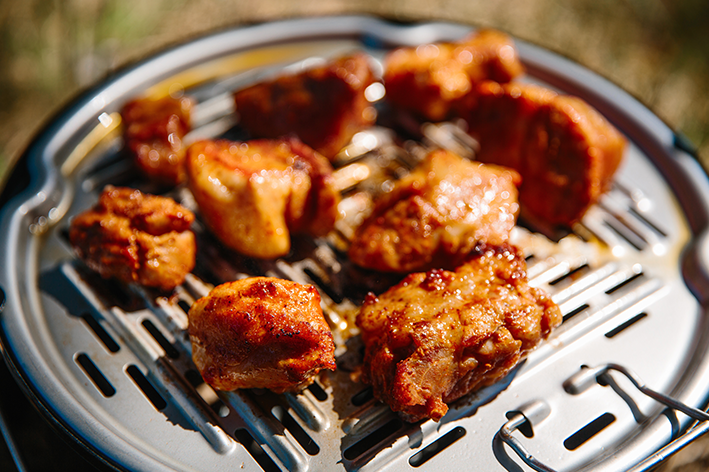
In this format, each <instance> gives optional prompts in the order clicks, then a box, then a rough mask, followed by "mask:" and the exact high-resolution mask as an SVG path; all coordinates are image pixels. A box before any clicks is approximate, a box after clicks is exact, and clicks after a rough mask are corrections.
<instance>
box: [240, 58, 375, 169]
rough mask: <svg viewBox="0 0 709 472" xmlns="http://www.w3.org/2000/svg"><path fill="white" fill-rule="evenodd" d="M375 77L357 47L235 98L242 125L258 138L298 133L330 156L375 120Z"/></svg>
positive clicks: (329, 157)
mask: <svg viewBox="0 0 709 472" xmlns="http://www.w3.org/2000/svg"><path fill="white" fill-rule="evenodd" d="M373 82H374V75H373V74H372V71H371V69H370V67H369V60H368V58H367V56H366V55H365V54H363V53H354V54H351V55H347V56H343V57H340V58H337V59H334V60H332V61H330V62H328V63H326V64H324V65H321V66H316V67H313V68H311V69H308V70H306V71H304V72H300V73H297V74H291V75H283V76H281V77H278V78H277V79H275V80H271V81H267V82H261V83H258V84H256V85H252V86H250V87H248V88H245V89H243V90H239V91H238V92H236V93H235V94H234V100H235V102H236V111H237V113H238V114H239V119H240V123H241V125H242V126H243V127H244V128H246V129H247V130H248V131H249V132H250V133H251V134H252V135H253V136H254V137H255V138H279V137H281V136H284V135H290V134H295V135H296V136H298V138H299V139H300V140H301V141H303V142H304V143H305V144H307V145H309V146H310V147H312V148H313V149H315V150H316V151H318V152H319V153H321V154H322V155H324V156H325V157H327V158H328V159H332V158H333V157H334V156H335V155H336V154H337V153H338V152H339V151H340V149H342V147H343V146H344V145H345V144H347V142H348V141H349V140H350V139H351V138H352V136H354V135H355V133H357V132H358V131H361V130H362V129H364V128H366V127H369V126H371V125H372V124H373V123H374V120H375V119H376V112H375V110H374V108H373V107H372V106H371V104H370V103H369V101H368V100H367V98H366V97H365V93H364V92H365V89H366V88H367V87H368V86H369V85H371V84H372V83H373Z"/></svg>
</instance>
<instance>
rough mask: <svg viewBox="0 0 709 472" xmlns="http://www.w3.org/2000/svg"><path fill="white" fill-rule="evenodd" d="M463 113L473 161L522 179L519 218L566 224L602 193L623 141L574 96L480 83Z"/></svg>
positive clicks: (618, 159) (620, 154) (526, 86)
mask: <svg viewBox="0 0 709 472" xmlns="http://www.w3.org/2000/svg"><path fill="white" fill-rule="evenodd" d="M461 116H462V117H463V118H464V119H465V120H466V121H467V122H468V131H469V133H470V134H471V135H472V136H473V137H474V138H476V139H477V140H478V141H479V143H480V151H479V153H478V154H477V155H476V159H478V160H479V161H481V162H487V163H493V164H498V165H503V166H507V167H511V168H513V169H515V170H517V171H518V172H519V173H520V174H521V175H522V185H521V186H520V189H519V199H520V205H521V206H522V212H523V214H529V215H532V217H533V218H535V219H536V220H538V221H542V222H544V223H545V224H547V225H551V226H555V225H560V226H571V225H572V224H573V223H574V222H576V221H578V220H579V219H581V217H582V216H583V214H584V213H585V212H586V210H587V209H588V208H589V207H590V206H591V205H592V204H594V203H595V202H597V201H598V199H599V198H600V196H601V195H602V194H603V193H604V192H606V191H607V190H608V189H609V188H610V186H611V183H612V179H613V174H614V173H615V171H616V169H617V168H618V166H619V165H620V162H621V160H622V157H623V152H624V149H625V138H624V137H623V135H621V134H620V132H618V130H616V129H615V128H614V127H613V126H612V125H611V124H610V123H608V122H607V121H606V120H605V118H603V117H602V116H601V115H600V114H599V113H598V112H597V111H596V110H595V109H594V108H592V107H591V106H590V105H589V104H587V103H586V102H584V101H583V100H581V99H580V98H576V97H571V96H565V95H559V94H557V93H555V92H553V91H551V90H548V89H545V88H542V87H539V86H536V85H530V84H518V83H510V84H503V85H501V84H498V83H495V82H484V83H483V84H481V85H479V86H478V88H477V90H476V92H475V93H473V94H471V95H470V96H469V97H467V98H466V100H465V104H464V105H463V106H462V107H461Z"/></svg>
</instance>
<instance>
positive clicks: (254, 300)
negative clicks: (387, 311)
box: [189, 277, 335, 393]
mask: <svg viewBox="0 0 709 472" xmlns="http://www.w3.org/2000/svg"><path fill="white" fill-rule="evenodd" d="M189 320H190V321H189V323H190V324H189V335H190V340H191V342H192V358H193V360H194V363H195V365H196V366H197V368H198V369H199V371H200V373H201V374H202V377H203V378H204V380H205V382H207V383H208V384H209V385H211V386H212V387H214V388H215V389H217V390H234V389H240V388H267V389H270V390H272V391H274V392H276V393H283V392H290V391H298V390H300V389H302V388H303V387H306V386H307V385H309V384H311V383H312V382H313V380H314V378H315V375H316V374H317V373H318V372H320V371H321V370H322V369H329V370H335V357H334V352H335V346H334V343H333V340H332V333H331V332H330V328H329V326H328V324H327V322H326V321H325V318H324V316H323V313H322V309H321V308H320V295H319V294H318V292H317V290H316V289H315V287H313V286H312V285H301V284H297V283H295V282H291V281H289V280H281V279H276V278H269V277H253V278H247V279H242V280H238V281H236V282H228V283H225V284H222V285H219V286H217V287H215V288H214V289H213V290H212V291H211V292H210V293H209V294H208V295H207V296H205V297H203V298H200V299H199V300H197V301H196V302H195V303H194V304H193V305H192V308H191V309H190V312H189Z"/></svg>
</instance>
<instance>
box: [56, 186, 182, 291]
mask: <svg viewBox="0 0 709 472" xmlns="http://www.w3.org/2000/svg"><path fill="white" fill-rule="evenodd" d="M192 221H194V215H193V214H192V212H190V211H189V210H187V209H186V208H184V207H183V206H182V205H179V204H177V203H175V201H174V200H172V199H170V198H165V197H160V196H156V195H148V194H144V193H142V192H140V191H139V190H135V189H130V188H120V187H119V188H117V187H112V186H108V187H106V188H105V189H104V191H103V193H102V194H101V196H100V197H99V200H98V203H97V204H96V205H95V206H94V207H93V208H91V209H90V210H87V211H85V212H83V213H81V214H79V215H77V216H76V217H75V218H74V219H73V220H72V223H71V227H70V229H69V240H70V241H71V244H72V246H73V247H74V250H75V251H76V253H77V254H78V255H79V257H80V258H81V259H83V260H84V261H85V262H86V264H87V265H88V266H89V267H90V268H92V269H93V270H95V271H97V272H98V273H100V274H101V276H103V277H106V278H108V277H115V278H117V279H118V280H121V281H123V282H126V283H130V282H136V283H139V284H141V285H145V286H148V287H156V288H159V289H162V290H172V289H173V288H175V287H176V286H178V285H180V284H181V283H182V282H183V281H184V279H185V276H186V275H187V274H188V273H189V272H190V271H191V270H192V269H193V268H194V265H195V253H196V248H195V238H194V234H193V233H192V231H191V230H190V225H191V224H192Z"/></svg>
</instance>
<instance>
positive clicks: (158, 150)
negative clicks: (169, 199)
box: [121, 97, 194, 185]
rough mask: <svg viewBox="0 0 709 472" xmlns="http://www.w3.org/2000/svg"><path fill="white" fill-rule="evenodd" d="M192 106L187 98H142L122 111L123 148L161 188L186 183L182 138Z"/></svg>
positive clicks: (127, 105)
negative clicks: (124, 142)
mask: <svg viewBox="0 0 709 472" xmlns="http://www.w3.org/2000/svg"><path fill="white" fill-rule="evenodd" d="M193 106H194V102H193V100H192V99H190V98H188V97H182V98H172V97H164V98H160V99H152V98H141V99H136V100H133V101H131V102H129V103H127V104H126V105H125V106H124V107H123V109H122V110H121V117H122V119H123V123H124V126H125V128H124V130H125V131H124V136H125V140H126V146H127V148H128V149H130V151H131V153H132V154H133V156H134V158H135V162H136V164H137V166H138V168H139V169H140V171H141V172H142V173H143V174H144V175H146V176H147V177H148V178H150V179H151V180H154V181H156V182H158V183H161V184H170V185H177V184H179V183H180V182H182V181H183V180H185V170H184V161H185V149H186V147H187V146H186V145H185V144H184V142H183V138H184V137H185V134H187V132H188V131H189V130H190V114H191V112H192V108H193Z"/></svg>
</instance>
